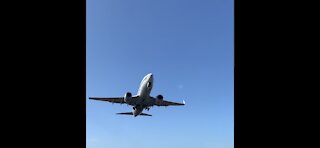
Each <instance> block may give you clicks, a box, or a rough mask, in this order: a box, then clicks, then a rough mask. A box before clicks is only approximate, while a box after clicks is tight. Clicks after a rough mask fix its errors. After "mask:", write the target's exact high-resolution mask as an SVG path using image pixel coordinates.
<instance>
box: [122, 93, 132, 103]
mask: <svg viewBox="0 0 320 148" xmlns="http://www.w3.org/2000/svg"><path fill="white" fill-rule="evenodd" d="M131 100H132V94H131V93H130V92H127V93H126V94H125V95H124V102H126V103H128V104H130V101H131Z"/></svg>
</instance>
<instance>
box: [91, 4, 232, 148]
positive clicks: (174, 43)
mask: <svg viewBox="0 0 320 148" xmlns="http://www.w3.org/2000/svg"><path fill="white" fill-rule="evenodd" d="M233 5H234V3H233V1H232V0H87V98H88V97H89V96H90V97H118V96H123V95H124V94H125V93H126V92H128V91H130V92H132V93H133V94H135V93H136V92H137V91H138V87H139V84H140V81H141V80H142V78H143V77H144V76H145V75H146V74H148V73H150V72H152V73H153V74H154V87H153V90H152V92H151V95H153V96H156V95H158V94H162V95H163V96H164V99H166V100H170V101H176V102H181V101H182V100H185V101H186V106H179V107H153V108H151V109H150V111H146V113H149V114H152V115H153V116H152V117H143V116H140V117H139V116H138V117H136V118H134V117H132V116H118V115H116V114H115V113H118V112H128V111H131V110H132V107H130V106H126V105H119V104H111V103H107V102H100V101H93V100H87V111H86V112H87V121H86V122H87V129H86V130H87V147H88V148H106V147H117V148H136V147H137V148H150V147H152V148H160V147H173V148H176V147H185V148H194V147H197V148H216V147H217V148H218V147H219V148H233V147H234V138H233V136H234V134H233V133H234V124H233V123H234V118H233V116H234V112H233V111H234V110H233V107H234V101H233V100H234V84H233V83H234V76H233V72H234V66H233V63H234V43H233V42H234V40H233V33H234V29H233V23H234V22H233V17H234V16H233Z"/></svg>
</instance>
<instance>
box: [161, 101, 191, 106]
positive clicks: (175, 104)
mask: <svg viewBox="0 0 320 148" xmlns="http://www.w3.org/2000/svg"><path fill="white" fill-rule="evenodd" d="M185 104H186V103H185V102H184V101H183V103H176V102H170V101H166V100H163V101H162V102H156V104H155V105H156V106H180V105H185Z"/></svg>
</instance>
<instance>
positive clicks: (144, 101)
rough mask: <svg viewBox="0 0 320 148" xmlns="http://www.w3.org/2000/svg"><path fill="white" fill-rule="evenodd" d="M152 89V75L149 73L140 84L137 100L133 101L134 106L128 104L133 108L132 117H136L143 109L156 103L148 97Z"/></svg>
mask: <svg viewBox="0 0 320 148" xmlns="http://www.w3.org/2000/svg"><path fill="white" fill-rule="evenodd" d="M152 87H153V75H152V74H151V73H150V74H148V75H146V76H145V77H144V78H143V79H142V81H141V83H140V87H139V90H138V93H137V96H138V98H137V100H136V101H134V104H130V105H132V106H134V107H133V111H132V112H133V115H134V116H138V115H139V114H141V113H142V111H143V109H145V108H147V109H149V108H148V107H149V106H152V105H154V102H155V101H156V100H155V99H154V98H152V97H150V93H151V90H152Z"/></svg>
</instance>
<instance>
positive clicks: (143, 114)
mask: <svg viewBox="0 0 320 148" xmlns="http://www.w3.org/2000/svg"><path fill="white" fill-rule="evenodd" d="M140 116H152V115H149V114H145V113H141V114H140Z"/></svg>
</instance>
